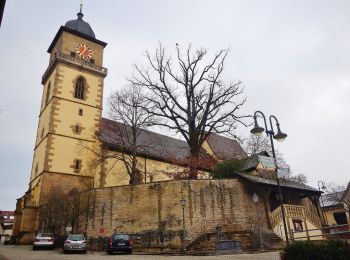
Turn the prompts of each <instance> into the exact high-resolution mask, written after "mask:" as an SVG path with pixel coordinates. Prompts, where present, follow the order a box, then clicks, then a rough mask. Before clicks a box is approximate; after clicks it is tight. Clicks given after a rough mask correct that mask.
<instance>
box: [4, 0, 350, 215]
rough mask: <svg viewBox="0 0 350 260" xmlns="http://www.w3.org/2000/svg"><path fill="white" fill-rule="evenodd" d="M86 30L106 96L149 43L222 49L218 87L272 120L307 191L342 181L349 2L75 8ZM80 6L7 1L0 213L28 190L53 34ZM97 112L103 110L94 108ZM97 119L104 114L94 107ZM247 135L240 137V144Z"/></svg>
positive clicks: (193, 1)
mask: <svg viewBox="0 0 350 260" xmlns="http://www.w3.org/2000/svg"><path fill="white" fill-rule="evenodd" d="M83 4H84V6H83V13H84V18H83V19H84V20H85V21H86V22H88V23H89V24H90V25H91V27H92V29H93V30H94V32H95V34H96V38H97V39H99V40H102V41H104V42H107V43H108V45H107V47H106V48H105V52H104V67H107V68H108V73H109V75H108V76H107V77H106V79H105V82H104V84H105V89H104V97H105V101H106V97H108V96H109V95H110V94H111V93H113V91H115V90H117V89H120V88H121V87H123V86H125V85H126V78H127V77H128V76H130V75H131V73H132V64H135V63H137V64H139V63H143V61H144V57H143V56H142V53H144V52H145V51H146V50H150V51H153V50H155V49H156V48H157V46H158V45H159V43H162V45H164V46H165V48H166V50H167V51H168V52H169V54H171V53H173V52H174V50H175V44H176V43H179V44H180V46H183V47H186V46H188V44H190V43H191V44H192V45H193V47H194V48H199V47H204V48H206V49H208V52H209V53H210V54H212V55H213V54H215V53H216V52H217V51H219V50H220V49H226V48H230V50H231V51H230V54H229V56H228V58H227V60H226V65H225V72H224V79H225V81H226V82H230V81H236V80H241V81H242V85H243V86H244V95H245V96H246V97H247V102H246V104H245V106H244V108H243V111H242V112H243V113H247V114H253V113H254V111H256V110H261V111H263V112H264V114H265V115H266V116H269V115H275V116H276V117H277V118H278V120H279V122H280V125H281V130H282V131H283V132H285V133H287V134H288V137H287V139H286V140H285V142H283V143H275V146H276V148H277V149H278V150H279V152H280V153H282V154H283V155H284V157H285V159H286V160H287V162H288V163H289V165H290V166H291V169H292V172H293V174H300V173H302V174H305V175H306V176H307V177H308V180H309V182H308V184H309V185H311V186H313V187H316V188H317V187H318V182H319V181H324V182H325V183H330V182H333V183H336V184H345V183H347V182H348V181H349V180H350V174H349V173H348V172H347V170H348V169H349V168H350V159H349V152H348V149H349V147H350V141H349V139H348V138H347V136H345V137H344V136H343V134H344V132H346V131H348V129H349V128H350V102H349V100H350V73H349V72H350V47H349V46H350V34H349V28H350V15H349V10H350V1H347V0H344V1H340V0H333V1H325V0H308V1H304V0H293V1H291V0H290V1H289V0H284V1H277V0H264V1H259V0H255V1H254V0H244V1H243V0H240V1H238V0H227V1H224V0H216V1H210V0H198V1H197V0H177V1H174V0H173V1H170V0H148V1H142V0H139V1H136V0H128V1H121V0H115V1H112V0H110V1H107V0H98V1H97V0H84V1H83ZM79 5H80V1H79V0H60V1H47V0H35V1H21V0H12V1H7V2H6V6H5V11H4V16H3V21H2V24H1V28H0V47H1V48H0V49H1V52H2V53H1V59H0V110H1V111H0V129H1V130H0V131H1V132H0V133H1V134H0V147H1V149H0V162H1V167H0V209H1V210H14V209H15V203H16V199H17V198H19V197H21V196H22V195H23V194H24V192H25V191H26V190H27V189H28V182H29V177H30V170H31V164H32V158H33V149H34V142H35V136H36V130H37V125H38V115H39V109H40V100H41V97H42V85H41V83H40V82H41V77H42V75H43V73H44V71H45V70H46V68H47V66H48V62H49V55H48V53H47V52H46V51H47V49H48V47H49V45H50V43H51V42H52V40H53V38H54V36H55V34H56V32H57V31H58V29H59V27H60V26H61V25H64V24H65V23H66V22H67V21H68V20H73V19H76V13H77V12H78V10H79ZM104 103H106V102H104ZM104 108H105V109H104V115H107V109H106V106H104ZM249 130H250V129H249V128H240V129H239V130H238V131H240V132H239V134H240V135H241V136H243V137H244V136H248V135H249Z"/></svg>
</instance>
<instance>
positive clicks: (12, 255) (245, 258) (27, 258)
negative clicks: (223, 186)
mask: <svg viewBox="0 0 350 260" xmlns="http://www.w3.org/2000/svg"><path fill="white" fill-rule="evenodd" d="M22 259H23V260H44V259H45V260H46V259H50V260H51V259H53V260H55V259H60V260H70V259H74V260H80V259H84V260H89V259H118V260H119V259H121V260H124V259H125V260H127V259H134V260H175V259H178V260H190V259H191V260H200V259H204V260H219V259H223V260H226V259H227V260H228V259H230V260H231V259H233V260H240V259H242V260H279V252H268V253H261V254H239V255H213V256H193V255H187V256H173V255H139V254H134V255H112V256H110V255H107V254H106V253H105V252H88V253H86V254H67V255H65V254H62V253H61V249H56V250H38V251H33V250H32V247H31V246H0V260H22Z"/></svg>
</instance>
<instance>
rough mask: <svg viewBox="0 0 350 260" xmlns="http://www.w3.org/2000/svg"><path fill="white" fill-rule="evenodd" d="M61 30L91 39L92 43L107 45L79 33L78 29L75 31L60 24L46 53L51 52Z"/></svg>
mask: <svg viewBox="0 0 350 260" xmlns="http://www.w3.org/2000/svg"><path fill="white" fill-rule="evenodd" d="M63 32H68V33H71V34H73V35H76V36H78V37H81V38H83V39H85V40H88V41H91V42H94V43H97V44H99V45H101V46H102V47H106V46H107V43H106V42H103V41H100V40H97V39H96V38H93V37H90V36H88V35H86V34H83V33H80V32H78V31H75V30H72V29H70V28H68V27H66V26H61V27H60V29H59V30H58V32H57V33H56V35H55V38H54V39H53V40H52V42H51V44H50V46H49V48H48V50H47V52H48V53H51V51H52V50H53V48H54V47H55V44H56V42H57V40H58V39H59V38H60V36H61V34H62V33H63Z"/></svg>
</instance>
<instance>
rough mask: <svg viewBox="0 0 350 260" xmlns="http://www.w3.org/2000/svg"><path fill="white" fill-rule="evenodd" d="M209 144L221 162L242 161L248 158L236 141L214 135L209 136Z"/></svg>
mask: <svg viewBox="0 0 350 260" xmlns="http://www.w3.org/2000/svg"><path fill="white" fill-rule="evenodd" d="M207 142H208V144H209V147H210V149H211V150H212V151H213V153H214V154H215V156H216V157H217V158H218V159H219V160H233V159H236V160H237V159H238V160H240V159H243V158H246V157H247V154H246V153H245V152H244V150H243V149H242V147H241V146H240V145H239V143H238V142H237V141H236V140H234V139H231V138H227V137H224V136H221V135H218V134H215V133H212V134H210V135H209V136H208V138H207Z"/></svg>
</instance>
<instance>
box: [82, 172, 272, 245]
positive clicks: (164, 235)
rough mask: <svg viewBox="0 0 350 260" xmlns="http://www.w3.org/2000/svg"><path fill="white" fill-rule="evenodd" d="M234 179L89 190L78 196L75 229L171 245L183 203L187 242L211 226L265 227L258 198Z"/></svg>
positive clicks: (178, 228)
mask: <svg viewBox="0 0 350 260" xmlns="http://www.w3.org/2000/svg"><path fill="white" fill-rule="evenodd" d="M251 193H252V192H251V191H249V190H247V189H246V188H245V186H244V185H243V183H241V182H240V181H239V180H233V179H231V180H183V181H175V180H172V181H164V182H157V183H144V184H139V185H134V186H129V185H128V186H119V187H109V188H100V189H93V190H89V191H86V192H83V193H82V195H81V208H80V213H81V215H80V220H79V229H80V231H81V232H86V233H87V235H88V237H90V238H91V237H92V238H97V237H106V236H109V235H111V234H112V233H113V231H118V232H125V233H132V234H134V235H136V236H138V237H140V238H141V239H140V240H139V241H136V242H137V243H139V245H140V246H141V247H142V246H143V247H164V248H165V247H168V248H172V247H174V248H176V247H178V246H179V244H180V243H181V236H182V229H183V226H182V207H181V205H180V199H181V198H182V197H183V198H185V199H186V206H185V208H184V214H185V230H186V242H187V243H189V242H191V241H193V240H195V239H196V238H197V237H199V236H200V235H201V234H203V233H204V232H208V231H209V232H212V231H215V227H216V225H221V226H222V227H223V230H224V228H225V227H226V228H228V229H229V230H230V231H232V230H233V231H234V230H237V231H242V230H246V231H250V230H252V229H253V228H254V226H255V227H256V225H257V221H258V220H257V214H256V213H257V210H259V211H260V212H259V214H258V215H259V216H262V217H261V218H260V220H259V222H260V223H259V225H260V226H266V219H264V216H266V214H265V212H264V207H263V205H262V202H261V201H259V203H258V205H255V204H254V203H253V202H252V194H251Z"/></svg>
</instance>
